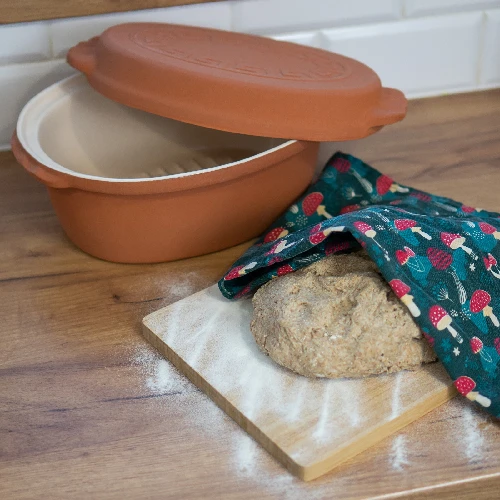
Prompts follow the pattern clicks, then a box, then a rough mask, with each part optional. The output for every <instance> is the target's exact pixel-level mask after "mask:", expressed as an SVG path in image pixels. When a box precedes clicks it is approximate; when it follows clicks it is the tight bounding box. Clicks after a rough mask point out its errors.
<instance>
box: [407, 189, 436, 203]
mask: <svg viewBox="0 0 500 500" xmlns="http://www.w3.org/2000/svg"><path fill="white" fill-rule="evenodd" d="M410 196H411V197H413V198H417V200H421V201H425V202H429V201H431V200H432V198H431V197H430V196H429V195H428V194H427V193H422V192H420V191H414V192H413V193H410Z"/></svg>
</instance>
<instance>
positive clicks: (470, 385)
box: [454, 375, 491, 408]
mask: <svg viewBox="0 0 500 500" xmlns="http://www.w3.org/2000/svg"><path fill="white" fill-rule="evenodd" d="M454 384H455V387H456V388H457V390H458V392H459V393H460V394H461V395H462V396H465V397H466V398H467V399H470V400H471V401H476V402H477V403H479V404H480V405H481V406H484V407H485V408H488V407H489V406H490V405H491V399H489V398H487V397H486V396H482V395H481V394H479V392H477V391H474V389H475V388H476V382H474V380H472V379H471V378H470V377H466V376H465V375H463V376H462V377H458V378H457V379H456V380H455V382H454Z"/></svg>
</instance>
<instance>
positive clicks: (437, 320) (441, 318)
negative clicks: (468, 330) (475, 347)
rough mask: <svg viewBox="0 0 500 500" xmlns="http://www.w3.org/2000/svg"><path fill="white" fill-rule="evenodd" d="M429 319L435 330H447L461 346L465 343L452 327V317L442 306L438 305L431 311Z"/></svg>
mask: <svg viewBox="0 0 500 500" xmlns="http://www.w3.org/2000/svg"><path fill="white" fill-rule="evenodd" d="M429 319H430V320H431V323H432V324H433V326H434V328H437V329H438V330H439V331H441V330H445V329H446V330H448V331H449V332H450V333H451V336H452V337H453V338H454V339H455V340H456V341H457V342H458V343H459V344H461V343H462V342H463V339H462V337H461V336H460V335H459V333H458V332H457V331H456V330H455V328H453V327H452V326H451V323H452V319H451V316H450V315H449V314H448V313H447V312H446V311H445V310H444V309H443V308H442V307H441V306H438V305H436V306H432V307H431V308H430V309H429Z"/></svg>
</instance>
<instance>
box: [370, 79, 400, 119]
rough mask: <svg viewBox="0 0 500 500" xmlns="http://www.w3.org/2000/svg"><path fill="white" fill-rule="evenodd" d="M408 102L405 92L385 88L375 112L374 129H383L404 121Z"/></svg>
mask: <svg viewBox="0 0 500 500" xmlns="http://www.w3.org/2000/svg"><path fill="white" fill-rule="evenodd" d="M406 106H407V101H406V97H405V96H404V94H403V92H401V91H400V90H397V89H390V88H383V89H382V95H381V98H380V103H379V105H378V107H377V108H376V109H375V110H374V111H373V124H372V125H371V126H372V128H375V127H383V126H384V125H390V124H391V123H396V122H398V121H400V120H402V119H403V118H404V117H405V115H406Z"/></svg>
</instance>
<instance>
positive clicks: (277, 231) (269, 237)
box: [264, 227, 288, 243]
mask: <svg viewBox="0 0 500 500" xmlns="http://www.w3.org/2000/svg"><path fill="white" fill-rule="evenodd" d="M287 234H288V230H287V229H285V228H284V227H275V228H274V229H271V231H269V232H268V233H267V234H266V235H265V236H264V243H270V242H271V241H275V240H277V239H278V238H282V237H283V236H286V235H287Z"/></svg>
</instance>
